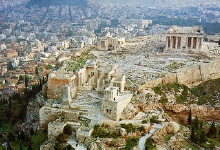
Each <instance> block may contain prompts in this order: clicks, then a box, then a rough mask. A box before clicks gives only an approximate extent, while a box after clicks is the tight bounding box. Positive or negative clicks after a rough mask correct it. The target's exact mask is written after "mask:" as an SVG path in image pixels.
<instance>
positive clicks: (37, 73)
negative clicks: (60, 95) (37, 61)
mask: <svg viewBox="0 0 220 150" xmlns="http://www.w3.org/2000/svg"><path fill="white" fill-rule="evenodd" d="M35 74H36V75H37V76H38V75H39V71H38V67H35Z"/></svg>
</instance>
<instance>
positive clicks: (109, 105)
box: [102, 93, 132, 121]
mask: <svg viewBox="0 0 220 150" xmlns="http://www.w3.org/2000/svg"><path fill="white" fill-rule="evenodd" d="M131 98H132V94H128V93H127V94H124V95H123V96H120V100H117V101H112V100H103V101H102V112H103V114H104V115H105V116H107V117H109V118H110V119H112V120H116V121H118V120H119V119H120V118H121V114H122V112H123V110H124V108H125V107H127V106H128V104H129V102H130V101H131Z"/></svg>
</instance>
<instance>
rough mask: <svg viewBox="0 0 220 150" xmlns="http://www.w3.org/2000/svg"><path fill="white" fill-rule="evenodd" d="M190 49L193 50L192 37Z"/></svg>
mask: <svg viewBox="0 0 220 150" xmlns="http://www.w3.org/2000/svg"><path fill="white" fill-rule="evenodd" d="M190 48H191V49H193V37H191V45H190Z"/></svg>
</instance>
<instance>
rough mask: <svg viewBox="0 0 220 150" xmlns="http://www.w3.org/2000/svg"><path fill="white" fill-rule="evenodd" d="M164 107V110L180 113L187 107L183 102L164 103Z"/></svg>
mask: <svg viewBox="0 0 220 150" xmlns="http://www.w3.org/2000/svg"><path fill="white" fill-rule="evenodd" d="M164 107H165V109H166V110H171V111H173V112H174V113H180V112H181V111H184V110H186V109H187V108H188V107H187V106H185V105H183V104H170V103H166V104H165V105H164Z"/></svg>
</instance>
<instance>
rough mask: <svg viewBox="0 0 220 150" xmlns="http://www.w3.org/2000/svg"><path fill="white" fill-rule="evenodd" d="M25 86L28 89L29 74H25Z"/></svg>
mask: <svg viewBox="0 0 220 150" xmlns="http://www.w3.org/2000/svg"><path fill="white" fill-rule="evenodd" d="M24 84H25V88H26V89H27V88H28V77H27V73H26V72H25V76H24Z"/></svg>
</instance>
